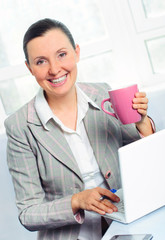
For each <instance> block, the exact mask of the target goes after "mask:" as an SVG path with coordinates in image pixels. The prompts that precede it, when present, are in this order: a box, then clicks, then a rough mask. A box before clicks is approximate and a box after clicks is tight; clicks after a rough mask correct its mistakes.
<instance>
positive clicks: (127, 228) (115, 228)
mask: <svg viewBox="0 0 165 240" xmlns="http://www.w3.org/2000/svg"><path fill="white" fill-rule="evenodd" d="M131 233H132V234H137V233H150V234H152V235H153V240H165V206H164V207H162V208H160V209H158V210H156V211H154V212H152V213H150V214H148V215H146V216H144V217H142V218H140V219H138V220H136V221H134V222H132V223H129V224H123V223H119V222H116V221H113V222H112V224H111V225H110V227H109V228H108V230H107V231H106V233H105V234H104V236H103V238H102V240H110V239H111V238H112V237H113V236H114V235H117V234H131Z"/></svg>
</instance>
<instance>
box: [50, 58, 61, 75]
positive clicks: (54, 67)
mask: <svg viewBox="0 0 165 240" xmlns="http://www.w3.org/2000/svg"><path fill="white" fill-rule="evenodd" d="M60 69H61V67H60V64H59V63H58V62H56V61H55V62H52V63H51V64H50V65H49V74H50V75H57V74H58V73H59V72H60Z"/></svg>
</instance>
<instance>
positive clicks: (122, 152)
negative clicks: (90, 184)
mask: <svg viewBox="0 0 165 240" xmlns="http://www.w3.org/2000/svg"><path fill="white" fill-rule="evenodd" d="M118 154H119V165H120V174H121V183H122V188H121V189H118V190H117V192H116V193H115V194H117V195H118V196H119V197H120V199H121V201H120V202H119V203H117V204H116V203H115V205H116V206H117V207H118V212H114V213H112V214H108V213H107V214H106V215H104V217H108V218H111V219H113V220H117V221H119V222H123V223H130V222H132V221H134V220H136V219H138V218H140V217H142V216H144V215H146V214H148V213H150V212H152V211H154V210H156V209H158V208H160V207H162V206H164V205H165V129H164V130H161V131H159V132H156V133H154V134H152V135H150V136H148V137H145V138H142V139H140V140H138V141H136V142H133V143H131V144H128V145H126V146H124V147H121V148H119V150H118ZM112 187H113V186H112Z"/></svg>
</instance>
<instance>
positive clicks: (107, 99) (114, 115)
mask: <svg viewBox="0 0 165 240" xmlns="http://www.w3.org/2000/svg"><path fill="white" fill-rule="evenodd" d="M107 101H108V102H110V98H106V99H104V100H103V101H102V102H101V108H102V110H103V111H104V112H105V113H107V114H109V115H111V116H112V117H115V118H117V116H116V114H115V113H111V112H108V111H107V110H106V109H105V108H104V103H105V102H107Z"/></svg>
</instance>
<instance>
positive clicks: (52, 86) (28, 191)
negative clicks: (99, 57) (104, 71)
mask: <svg viewBox="0 0 165 240" xmlns="http://www.w3.org/2000/svg"><path fill="white" fill-rule="evenodd" d="M24 53H25V57H26V65H27V67H28V69H29V70H30V72H31V74H32V75H34V77H35V78H36V80H37V82H38V84H39V85H40V86H41V89H40V91H39V93H38V94H37V96H36V97H35V98H34V99H32V100H31V101H30V102H29V103H28V104H26V105H25V106H23V107H22V108H21V109H20V110H18V111H17V112H16V113H14V114H13V115H12V116H10V117H9V118H8V119H7V120H6V122H5V126H6V130H7V135H8V165H9V169H10V172H11V175H12V178H13V183H14V187H15V193H16V203H17V207H18V210H19V219H20V221H21V223H22V224H23V225H24V226H25V227H26V228H27V229H29V230H31V231H38V239H44V240H46V239H47V240H53V239H56V240H57V239H65V240H66V239H75V240H76V239H95V240H97V239H101V214H102V215H104V214H105V213H106V212H108V213H112V212H113V211H117V208H116V207H115V205H114V204H113V202H119V201H120V199H119V198H118V197H117V196H116V195H115V194H113V193H112V192H110V191H109V190H108V189H110V188H117V189H118V188H120V175H119V168H118V156H117V150H118V148H119V147H120V146H122V145H124V144H128V143H130V142H133V141H135V140H137V139H139V138H140V134H142V135H143V136H147V135H149V134H152V132H153V131H152V126H151V123H150V120H149V118H148V117H147V102H148V100H147V98H146V95H145V93H137V94H136V97H135V98H134V99H133V108H135V109H137V110H138V112H139V113H140V114H141V115H142V120H141V121H140V122H138V123H136V124H131V125H125V126H124V125H121V124H120V123H119V122H118V121H117V120H116V119H115V118H113V117H110V116H109V115H107V114H105V113H103V111H101V110H100V104H101V101H102V99H103V98H105V96H106V94H107V88H109V87H108V86H107V84H104V83H97V84H87V83H81V84H80V83H79V84H75V82H76V78H77V63H78V61H79V56H80V48H79V46H78V45H75V43H74V40H73V38H72V35H71V33H70V32H69V30H68V29H67V28H66V26H64V25H63V24H62V23H60V22H58V21H55V20H51V19H43V20H40V21H38V22H36V23H34V24H33V25H32V26H31V27H30V28H29V29H28V30H27V32H26V34H25V36H24ZM103 195H106V196H107V197H109V199H110V200H111V201H108V200H107V199H104V200H103V201H101V200H100V198H101V197H102V196H103ZM84 210H88V211H85V215H84ZM93 212H95V213H98V214H93Z"/></svg>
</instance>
